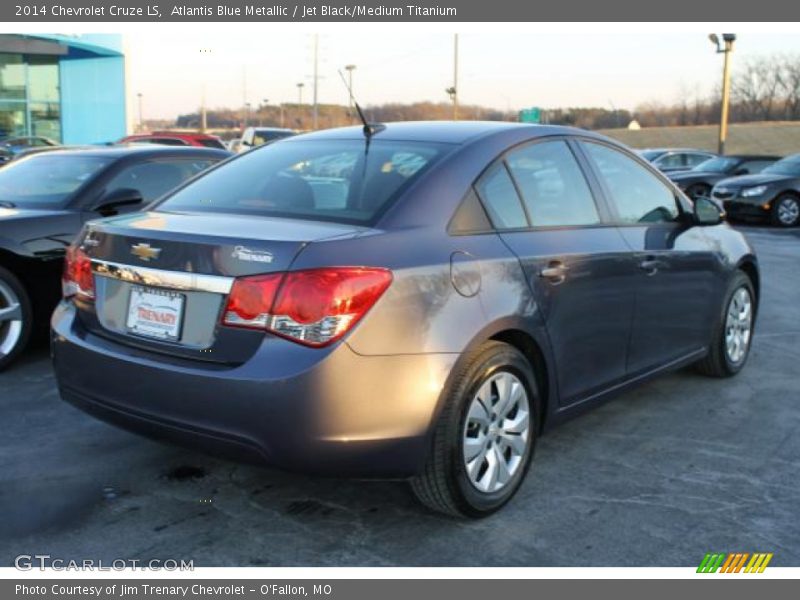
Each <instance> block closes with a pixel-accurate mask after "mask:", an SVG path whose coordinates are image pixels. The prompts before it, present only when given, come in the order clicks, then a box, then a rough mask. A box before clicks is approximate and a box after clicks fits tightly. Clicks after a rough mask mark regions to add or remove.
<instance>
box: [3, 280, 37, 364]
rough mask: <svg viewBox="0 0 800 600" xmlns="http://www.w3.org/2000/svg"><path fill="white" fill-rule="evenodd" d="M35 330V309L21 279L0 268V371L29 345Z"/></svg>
mask: <svg viewBox="0 0 800 600" xmlns="http://www.w3.org/2000/svg"><path fill="white" fill-rule="evenodd" d="M32 329H33V309H32V307H31V300H30V298H29V296H28V293H27V292H26V291H25V288H24V287H23V285H22V283H20V281H19V279H17V277H16V276H15V275H14V274H13V273H12V272H11V271H9V270H8V269H5V268H3V267H0V371H2V370H3V369H5V368H6V367H7V366H9V365H10V364H11V363H12V362H14V360H15V359H16V358H17V357H18V356H19V355H20V353H21V352H22V351H23V350H24V349H25V346H27V345H28V341H29V340H30V338H31V331H32Z"/></svg>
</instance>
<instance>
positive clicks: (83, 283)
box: [61, 246, 94, 300]
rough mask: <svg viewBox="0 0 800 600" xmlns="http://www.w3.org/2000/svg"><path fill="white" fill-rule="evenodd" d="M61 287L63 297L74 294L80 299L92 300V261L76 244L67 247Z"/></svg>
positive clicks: (70, 296)
mask: <svg viewBox="0 0 800 600" xmlns="http://www.w3.org/2000/svg"><path fill="white" fill-rule="evenodd" d="M61 288H62V291H63V294H64V298H72V297H73V296H76V297H78V298H81V299H82V300H94V277H93V276H92V261H91V259H90V258H89V256H88V255H87V254H86V253H85V252H84V251H83V250H81V249H80V248H78V247H76V246H70V247H69V248H67V255H66V257H65V258H64V275H63V277H62V278H61Z"/></svg>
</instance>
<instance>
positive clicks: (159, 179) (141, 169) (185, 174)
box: [105, 159, 214, 202]
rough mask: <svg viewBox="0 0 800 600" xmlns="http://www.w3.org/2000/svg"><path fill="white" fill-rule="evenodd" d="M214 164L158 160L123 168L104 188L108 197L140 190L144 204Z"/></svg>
mask: <svg viewBox="0 0 800 600" xmlns="http://www.w3.org/2000/svg"><path fill="white" fill-rule="evenodd" d="M212 164H214V161H210V160H187V159H181V160H177V159H175V160H159V161H148V162H142V163H138V164H135V165H130V166H127V167H124V168H123V169H122V170H121V171H120V172H119V173H117V174H116V175H115V176H114V177H113V178H112V179H111V181H109V182H108V184H107V185H106V188H105V192H106V194H108V193H110V192H113V191H116V190H120V189H131V190H136V191H138V192H139V193H140V194H141V195H142V198H143V199H144V201H145V202H151V201H153V200H155V199H157V198H160V197H161V196H163V195H164V194H166V193H167V192H168V191H170V190H172V189H173V188H176V187H178V186H179V185H180V184H181V183H183V182H184V181H186V180H187V179H189V178H190V177H194V176H195V175H197V174H198V173H200V172H201V171H203V170H205V169H207V168H208V167H209V166H211V165H212Z"/></svg>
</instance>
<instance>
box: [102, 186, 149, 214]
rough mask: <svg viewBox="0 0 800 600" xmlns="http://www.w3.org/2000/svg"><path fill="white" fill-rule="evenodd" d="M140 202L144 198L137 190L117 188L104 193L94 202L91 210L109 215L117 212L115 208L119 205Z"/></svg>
mask: <svg viewBox="0 0 800 600" xmlns="http://www.w3.org/2000/svg"><path fill="white" fill-rule="evenodd" d="M142 202H144V198H143V197H142V193H141V192H140V191H139V190H134V189H132V188H117V189H116V190H112V191H110V192H108V193H107V194H106V195H104V196H103V197H102V198H101V199H100V200H99V201H98V202H97V204H95V206H94V208H93V210H95V211H96V212H99V213H100V214H101V215H103V216H104V217H110V216H112V215H115V214H117V208H119V207H120V206H131V205H133V204H141V203H142Z"/></svg>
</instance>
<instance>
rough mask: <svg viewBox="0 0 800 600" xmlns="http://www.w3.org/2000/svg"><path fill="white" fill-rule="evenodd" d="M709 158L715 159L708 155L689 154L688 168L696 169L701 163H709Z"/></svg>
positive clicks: (687, 157) (687, 156) (687, 158)
mask: <svg viewBox="0 0 800 600" xmlns="http://www.w3.org/2000/svg"><path fill="white" fill-rule="evenodd" d="M709 158H713V157H712V156H710V155H708V154H687V155H686V166H687V167H692V168H694V167H696V166H697V165H699V164H700V163H702V162H705V161H707V160H708V159H709Z"/></svg>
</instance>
